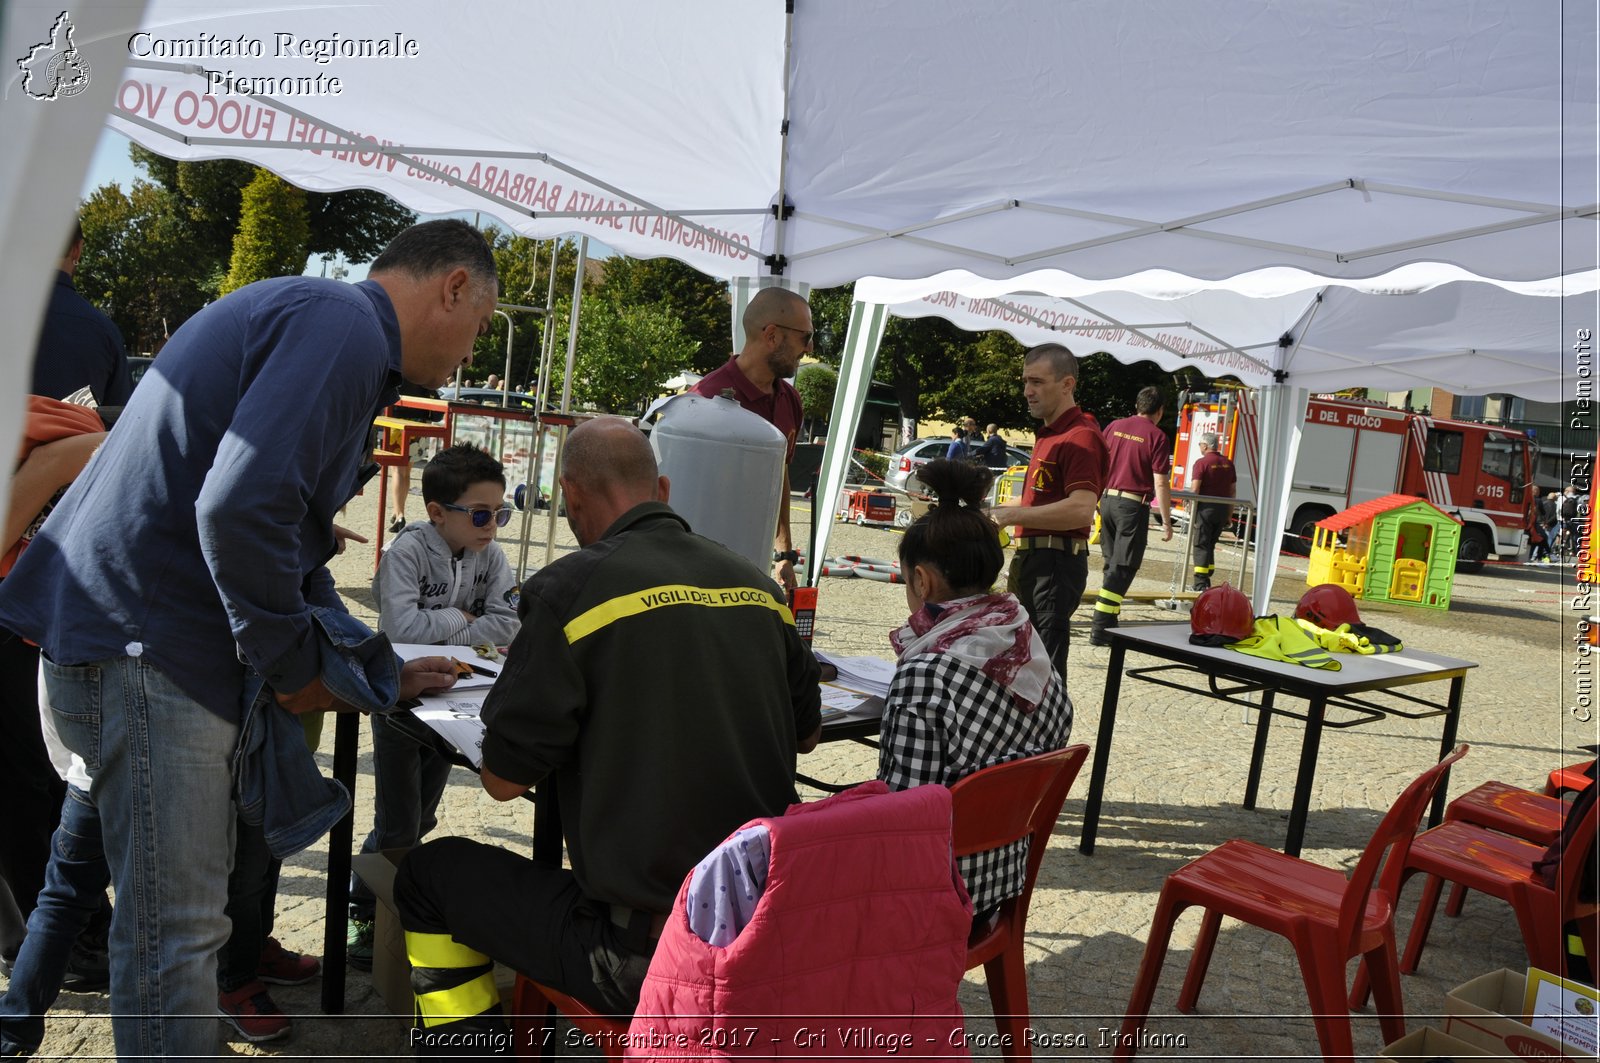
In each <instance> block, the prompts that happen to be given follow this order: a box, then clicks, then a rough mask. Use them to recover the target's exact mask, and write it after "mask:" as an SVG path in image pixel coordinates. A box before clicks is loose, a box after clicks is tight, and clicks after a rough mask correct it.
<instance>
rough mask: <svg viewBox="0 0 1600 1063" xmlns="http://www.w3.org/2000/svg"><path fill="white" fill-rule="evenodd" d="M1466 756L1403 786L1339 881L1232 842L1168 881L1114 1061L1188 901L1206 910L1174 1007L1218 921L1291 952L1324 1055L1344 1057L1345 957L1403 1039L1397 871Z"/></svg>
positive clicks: (1388, 1033) (1185, 1003)
mask: <svg viewBox="0 0 1600 1063" xmlns="http://www.w3.org/2000/svg"><path fill="white" fill-rule="evenodd" d="M1466 753H1467V747H1466V746H1465V745H1462V746H1458V747H1457V748H1456V751H1455V752H1454V753H1451V754H1450V755H1449V756H1448V757H1446V758H1445V759H1443V760H1441V761H1440V762H1439V763H1438V764H1436V765H1434V766H1433V767H1431V768H1429V769H1428V770H1427V771H1425V772H1423V773H1422V775H1421V776H1420V777H1419V778H1418V779H1417V780H1416V781H1415V782H1413V783H1412V784H1411V785H1410V786H1407V787H1406V788H1405V790H1404V791H1403V792H1402V793H1401V794H1400V796H1399V798H1398V799H1396V801H1395V803H1394V806H1393V807H1391V808H1390V809H1389V812H1388V814H1387V815H1386V816H1384V817H1383V821H1382V822H1381V823H1379V824H1378V829H1377V831H1376V832H1374V833H1373V835H1372V840H1371V841H1369V842H1368V843H1367V847H1366V849H1365V850H1364V851H1363V852H1362V854H1361V859H1360V860H1359V861H1357V862H1356V867H1355V871H1354V872H1353V873H1352V874H1351V875H1350V878H1349V879H1348V880H1347V879H1346V878H1345V877H1344V875H1343V874H1342V873H1340V872H1339V871H1338V870H1337V869H1335V868H1330V867H1323V866H1321V865H1320V864H1313V863H1310V862H1308V861H1305V860H1301V859H1300V858H1298V857H1294V856H1288V855H1285V854H1284V853H1281V852H1278V851H1277V850H1276V849H1268V848H1266V847H1265V846H1261V845H1257V844H1255V843H1254V842H1248V841H1243V840H1238V839H1235V840H1234V841H1230V842H1225V843H1223V844H1222V845H1220V846H1218V847H1217V848H1215V849H1213V850H1211V852H1209V853H1207V854H1205V855H1204V856H1202V857H1200V858H1199V859H1197V860H1194V861H1191V862H1190V863H1188V864H1186V865H1184V866H1183V867H1181V868H1179V869H1178V870H1177V871H1174V872H1173V873H1172V874H1171V875H1168V876H1167V881H1166V883H1165V884H1163V885H1162V887H1161V897H1160V899H1159V900H1158V901H1157V902H1156V913H1155V920H1154V923H1153V924H1152V925H1151V928H1150V938H1149V941H1148V943H1147V944H1146V945H1145V950H1144V959H1143V960H1141V961H1140V964H1139V974H1138V977H1137V978H1136V979H1135V980H1134V986H1133V996H1132V997H1131V998H1130V999H1129V1001H1128V1014H1127V1017H1126V1018H1125V1019H1123V1022H1122V1033H1121V1036H1120V1037H1119V1038H1118V1043H1117V1047H1116V1050H1115V1053H1114V1057H1113V1058H1116V1059H1129V1058H1132V1056H1133V1046H1134V1045H1136V1044H1138V1040H1139V1037H1138V1035H1139V1031H1140V1030H1141V1029H1143V1028H1144V1025H1145V1021H1146V1019H1147V1018H1148V1017H1149V1014H1150V1003H1151V1001H1152V1000H1153V999H1154V998H1155V993H1156V982H1157V981H1158V980H1159V979H1160V978H1161V964H1162V961H1163V960H1164V959H1165V958H1166V955H1167V945H1168V942H1169V940H1170V939H1171V937H1172V926H1173V924H1174V923H1175V922H1176V921H1177V918H1178V916H1179V915H1180V914H1182V912H1183V910H1184V909H1185V908H1188V907H1190V906H1191V905H1200V906H1202V907H1204V908H1205V910H1206V912H1205V917H1204V921H1203V922H1202V923H1201V925H1200V938H1199V940H1198V942H1197V943H1196V944H1195V949H1194V955H1193V957H1192V958H1191V959H1190V961H1189V973H1188V975H1187V976H1186V977H1185V978H1184V981H1183V989H1182V990H1181V991H1180V992H1179V994H1178V1010H1179V1011H1184V1012H1188V1011H1193V1010H1194V1006H1195V1001H1196V999H1197V998H1198V997H1199V996H1200V987H1201V985H1202V984H1203V983H1204V982H1205V977H1206V968H1207V967H1208V966H1210V964H1211V952H1212V950H1213V949H1214V948H1215V947H1216V943H1217V931H1218V929H1219V928H1220V926H1221V924H1222V917H1223V916H1225V915H1226V916H1230V917H1232V918H1234V919H1238V920H1241V921H1243V922H1246V923H1249V924H1251V925H1252V926H1258V927H1260V928H1262V929H1263V930H1270V931H1272V932H1273V933H1275V934H1281V935H1283V936H1284V937H1286V938H1288V939H1289V942H1290V943H1291V944H1292V945H1293V946H1294V950H1295V955H1296V957H1297V958H1298V959H1299V961H1300V976H1301V978H1302V979H1304V981H1305V984H1306V995H1307V996H1308V997H1309V998H1310V1001H1311V1012H1312V1017H1313V1019H1314V1020H1315V1022H1316V1027H1317V1041H1318V1043H1319V1044H1320V1045H1321V1047H1322V1054H1323V1056H1324V1058H1327V1059H1345V1058H1349V1057H1350V1056H1351V1054H1352V1051H1353V1040H1352V1038H1351V1032H1350V1013H1349V1007H1348V1006H1347V1001H1346V996H1345V983H1344V971H1345V965H1346V963H1347V962H1348V961H1349V960H1350V959H1351V958H1352V957H1356V956H1359V957H1361V960H1362V969H1363V970H1370V971H1371V972H1372V981H1373V983H1374V985H1375V987H1376V991H1377V995H1378V1002H1379V1005H1380V1014H1379V1017H1378V1022H1379V1024H1380V1026H1381V1027H1382V1029H1383V1037H1384V1040H1385V1041H1386V1042H1388V1041H1396V1040H1399V1039H1400V1038H1401V1037H1404V1036H1405V1032H1406V1030H1405V1008H1404V1006H1403V1005H1402V1003H1401V999H1400V977H1399V971H1398V969H1397V967H1396V963H1395V943H1394V898H1395V896H1396V895H1397V894H1398V892H1399V886H1400V878H1399V870H1400V868H1401V867H1402V866H1403V863H1404V860H1405V855H1406V849H1407V848H1408V847H1409V846H1410V845H1411V839H1412V836H1413V835H1414V834H1415V832H1416V829H1417V823H1418V821H1419V820H1421V818H1422V813H1423V811H1424V809H1426V808H1427V806H1428V801H1429V800H1430V799H1431V798H1432V797H1433V791H1434V790H1435V789H1436V788H1437V787H1438V785H1439V779H1440V777H1441V776H1443V775H1444V773H1445V772H1446V771H1447V770H1448V769H1449V767H1450V765H1452V764H1454V763H1455V762H1456V761H1458V760H1460V759H1461V758H1462V757H1464V756H1465V755H1466ZM1385 854H1388V859H1387V860H1385ZM1380 867H1381V868H1382V869H1383V874H1382V878H1381V879H1380V878H1379V868H1380Z"/></svg>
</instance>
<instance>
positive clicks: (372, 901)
mask: <svg viewBox="0 0 1600 1063" xmlns="http://www.w3.org/2000/svg"><path fill="white" fill-rule="evenodd" d="M371 720H372V763H373V777H374V784H375V795H374V798H373V826H372V832H371V833H370V834H368V835H367V838H366V841H364V842H362V843H361V851H362V852H364V853H377V852H382V851H383V850H385V849H409V848H411V847H412V846H413V845H416V844H417V843H418V842H420V841H422V839H423V838H426V837H427V836H428V834H429V832H430V831H432V830H433V828H434V827H436V826H438V825H439V817H438V812H439V799H440V798H441V797H443V796H444V788H445V784H446V783H447V782H449V779H450V762H449V761H448V760H446V759H444V757H442V756H440V755H439V754H438V753H436V752H434V751H433V750H432V749H429V748H428V747H427V746H424V745H422V744H421V743H419V742H418V741H417V740H416V739H414V738H412V737H410V736H409V735H407V734H406V733H405V732H404V731H401V730H400V729H399V728H397V727H395V726H394V725H393V724H391V723H390V722H389V721H388V720H387V719H385V718H384V717H383V716H380V715H378V714H377V713H374V714H373V715H372V716H371ZM376 906H377V898H376V897H374V896H373V894H372V889H371V887H369V886H368V885H367V884H366V883H365V882H362V881H361V876H359V875H356V874H353V873H352V874H351V876H350V917H351V918H352V919H365V920H370V919H372V917H373V912H374V911H375V909H376Z"/></svg>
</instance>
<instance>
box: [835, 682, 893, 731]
mask: <svg viewBox="0 0 1600 1063" xmlns="http://www.w3.org/2000/svg"><path fill="white" fill-rule="evenodd" d="M821 687H822V722H823V723H825V724H826V723H831V722H833V721H835V720H845V719H850V720H875V719H877V718H878V717H880V716H882V715H883V699H882V698H880V697H878V696H877V695H876V694H868V693H866V692H864V691H860V690H852V689H850V688H849V687H846V686H842V685H840V684H838V683H823V684H821Z"/></svg>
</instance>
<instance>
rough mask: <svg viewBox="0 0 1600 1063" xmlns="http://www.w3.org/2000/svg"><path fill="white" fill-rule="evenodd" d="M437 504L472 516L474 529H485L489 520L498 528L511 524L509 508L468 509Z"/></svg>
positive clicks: (452, 503)
mask: <svg viewBox="0 0 1600 1063" xmlns="http://www.w3.org/2000/svg"><path fill="white" fill-rule="evenodd" d="M439 504H440V505H441V506H443V507H444V508H445V509H449V510H454V511H455V512H457V513H470V514H472V526H473V527H474V528H487V527H488V526H489V521H491V520H493V521H494V523H495V526H496V527H498V528H504V527H505V526H506V525H507V524H510V523H511V507H510V506H501V507H500V508H499V509H469V508H468V507H466V506H458V505H456V504H455V503H454V502H440V503H439Z"/></svg>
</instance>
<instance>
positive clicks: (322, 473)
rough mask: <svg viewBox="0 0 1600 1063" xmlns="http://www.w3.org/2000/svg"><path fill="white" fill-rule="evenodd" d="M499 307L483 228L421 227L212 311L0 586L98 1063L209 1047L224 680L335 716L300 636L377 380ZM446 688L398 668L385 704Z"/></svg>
mask: <svg viewBox="0 0 1600 1063" xmlns="http://www.w3.org/2000/svg"><path fill="white" fill-rule="evenodd" d="M498 291H499V286H498V282H497V279H496V276H495V266H494V259H493V256H492V255H491V254H490V252H489V248H488V245H487V244H486V243H485V242H484V240H483V238H482V236H480V235H479V234H478V232H477V231H476V230H474V229H473V228H472V227H471V226H470V225H467V224H465V223H464V222H460V221H438V222H428V223H425V224H422V225H415V226H412V227H411V228H410V229H407V230H406V231H405V232H403V233H401V234H400V235H399V236H397V237H396V238H395V240H394V242H393V243H392V244H390V245H389V247H388V249H387V250H385V251H384V252H383V254H381V255H379V256H378V258H377V259H376V260H375V261H374V262H373V264H372V268H371V272H370V273H369V279H368V280H366V281H363V282H362V283H360V284H356V285H349V284H344V283H341V282H338V281H325V280H319V279H316V278H310V277H283V278H277V279H274V280H267V281H261V282H259V283H256V284H252V285H249V286H247V287H245V288H241V289H239V290H238V291H236V292H234V293H232V294H231V295H229V296H227V297H226V298H224V299H221V300H219V301H218V302H215V303H213V304H211V305H210V306H208V307H207V308H205V309H204V310H202V311H201V312H200V313H198V314H196V315H195V316H194V317H193V318H191V319H190V320H189V321H188V322H186V323H185V324H184V325H183V327H182V328H180V329H179V330H178V331H177V333H176V334H175V335H174V336H173V337H172V339H171V340H170V341H169V342H168V343H167V346H166V347H165V348H164V349H163V351H162V353H161V358H160V361H159V362H158V363H157V364H156V365H154V366H153V367H152V368H151V370H150V372H149V374H148V375H147V376H146V377H145V379H144V380H143V381H142V382H141V384H140V386H139V389H138V392H137V393H136V394H135V395H134V397H133V399H132V401H131V402H130V403H129V405H128V407H127V409H126V411H125V412H124V413H123V415H122V418H121V420H120V421H119V422H118V424H117V430H116V432H114V433H113V434H112V436H111V437H108V439H107V442H106V443H105V445H104V446H103V447H102V448H101V450H100V452H99V454H97V455H96V457H95V458H94V459H93V460H92V461H91V462H90V464H89V466H88V468H86V469H85V470H84V472H83V474H82V475H81V476H80V477H79V478H78V480H77V482H76V483H75V484H74V485H73V487H72V489H71V490H70V491H68V493H67V495H66V497H65V498H63V499H62V501H61V503H60V504H59V505H58V506H57V508H56V510H55V512H54V513H53V514H52V515H51V517H50V519H49V520H48V521H47V522H46V524H45V526H44V528H43V529H42V530H41V531H40V533H39V535H38V536H37V537H36V538H35V539H34V541H33V544H32V546H31V547H30V548H29V549H28V551H27V553H26V554H24V555H23V557H22V560H21V561H20V562H19V563H18V564H17V566H16V567H15V568H14V569H13V570H12V571H11V573H10V575H8V576H7V577H6V579H5V582H4V583H3V584H0V625H3V626H5V627H7V628H10V629H11V630H14V631H17V632H19V633H21V634H23V635H25V636H26V637H28V638H30V639H32V640H34V641H36V642H37V643H39V645H40V647H41V648H42V649H43V650H44V655H45V661H44V671H45V682H46V686H47V688H48V690H49V694H50V701H51V707H52V710H53V711H54V713H55V720H56V723H57V726H58V729H59V731H60V733H61V737H62V740H63V742H64V743H65V744H66V745H67V746H68V747H69V748H70V749H72V750H73V751H74V752H76V753H78V754H80V755H81V756H83V758H84V760H85V761H86V762H87V763H88V767H89V769H90V772H91V774H92V775H93V777H94V784H93V787H92V789H91V795H92V796H93V798H94V801H95V805H96V807H97V808H98V810H99V812H100V816H101V819H102V821H103V823H104V828H105V830H104V836H105V845H106V857H107V860H108V862H109V864H110V867H111V874H112V880H113V883H114V885H115V888H116V896H117V908H116V916H115V919H114V921H113V923H112V930H111V956H112V962H111V1003H112V1013H113V1015H114V1016H115V1017H114V1018H113V1020H112V1029H113V1032H114V1034H115V1038H116V1045H117V1054H118V1056H119V1057H121V1058H124V1059H126V1058H129V1057H133V1056H139V1057H145V1056H149V1057H166V1056H188V1055H194V1056H210V1055H212V1054H214V1053H215V1052H216V1049H217V1035H218V1030H219V1026H218V1023H217V1020H216V1019H215V1018H214V1017H213V1016H214V1014H215V1012H214V1009H215V1007H216V1000H217V996H216V992H217V983H216V953H217V950H218V948H219V947H220V946H221V945H222V944H223V942H224V941H225V940H226V939H227V937H228V933H229V923H228V920H227V919H226V918H225V916H224V914H223V905H224V901H225V898H226V894H227V884H228V870H229V862H230V859H231V856H232V853H233V848H234V846H233V838H232V828H233V822H234V808H233V778H232V760H233V756H234V752H235V747H236V746H237V745H238V741H239V732H240V719H241V715H242V710H243V708H244V706H243V705H242V704H241V702H242V700H243V697H244V694H245V690H246V688H247V681H246V669H247V668H248V669H251V670H253V671H254V672H255V673H257V674H258V675H260V676H261V677H262V678H264V679H265V681H266V684H267V686H268V687H269V688H270V689H271V690H272V691H273V693H274V694H275V696H276V698H277V701H278V703H279V704H280V705H282V706H283V707H284V708H285V709H287V710H289V711H290V712H294V713H300V712H310V711H322V710H331V711H338V710H339V709H341V708H345V707H347V706H344V705H343V703H341V702H339V701H338V700H337V699H335V698H334V697H333V696H332V695H331V694H330V693H329V692H328V689H327V687H326V686H324V685H323V682H322V679H321V674H320V673H321V671H322V668H323V665H324V661H323V659H322V657H323V650H322V649H321V646H322V644H323V643H322V640H321V639H319V637H318V636H317V635H316V629H315V627H314V622H313V620H312V610H313V608H314V607H319V606H321V607H328V608H332V609H336V610H340V611H342V610H343V606H342V604H341V603H340V599H339V596H338V594H337V593H336V592H335V590H334V585H333V579H332V576H331V575H330V574H329V572H328V570H327V568H326V562H327V561H328V559H329V558H330V557H332V556H333V554H334V552H335V537H334V531H333V518H334V515H335V513H336V512H337V511H338V510H339V508H340V507H341V506H343V505H344V504H345V503H346V502H347V501H349V499H350V497H351V496H352V495H353V494H354V493H355V491H356V490H357V488H358V487H359V486H360V485H359V470H360V468H361V466H362V465H363V463H364V462H365V461H366V449H367V444H368V438H369V432H370V429H371V425H372V419H373V417H374V416H375V415H376V414H377V413H378V412H379V411H380V410H381V409H382V408H383V407H384V406H386V405H388V404H389V403H390V402H392V401H393V399H394V397H395V394H396V392H397V389H398V386H399V382H400V380H401V379H402V377H403V378H404V379H407V380H410V381H411V382H413V383H415V384H420V385H423V386H425V387H429V388H436V387H439V386H440V385H442V384H443V383H444V382H445V381H446V380H448V379H449V378H450V377H451V376H452V375H453V374H454V373H455V371H456V369H457V367H458V366H460V365H461V364H462V363H463V362H465V361H466V360H467V359H468V358H470V357H471V355H472V344H473V340H474V339H476V338H477V337H478V336H479V335H480V334H482V333H484V332H486V331H487V330H488V328H489V326H490V322H491V320H492V317H491V315H492V314H493V311H494V305H495V300H496V297H497V295H498ZM450 681H451V680H450V678H449V677H448V676H447V675H445V674H443V673H442V664H441V663H440V662H438V661H437V660H435V661H425V662H414V663H413V664H409V665H407V666H406V667H405V669H404V670H403V671H402V673H401V684H400V696H401V697H410V696H414V695H415V694H416V693H418V692H421V691H423V690H428V689H438V688H441V687H444V686H448V685H449V683H450Z"/></svg>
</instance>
